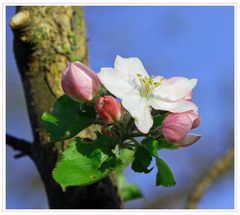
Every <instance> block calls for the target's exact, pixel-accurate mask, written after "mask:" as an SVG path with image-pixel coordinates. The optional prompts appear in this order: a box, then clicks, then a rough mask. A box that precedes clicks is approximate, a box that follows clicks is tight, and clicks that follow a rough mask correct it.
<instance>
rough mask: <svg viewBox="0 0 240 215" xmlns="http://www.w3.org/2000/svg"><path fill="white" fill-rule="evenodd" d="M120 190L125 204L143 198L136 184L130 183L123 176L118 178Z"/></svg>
mask: <svg viewBox="0 0 240 215" xmlns="http://www.w3.org/2000/svg"><path fill="white" fill-rule="evenodd" d="M118 188H119V191H120V194H121V197H122V199H123V201H124V202H127V201H130V200H134V199H139V198H142V197H143V194H142V193H141V191H140V189H139V187H138V186H137V185H135V184H130V183H128V182H127V180H126V177H125V176H124V175H123V174H120V175H119V176H118Z"/></svg>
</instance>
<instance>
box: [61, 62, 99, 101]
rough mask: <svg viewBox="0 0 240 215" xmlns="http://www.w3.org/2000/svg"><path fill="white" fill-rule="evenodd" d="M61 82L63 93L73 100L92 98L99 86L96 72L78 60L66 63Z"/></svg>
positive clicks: (88, 99)
mask: <svg viewBox="0 0 240 215" xmlns="http://www.w3.org/2000/svg"><path fill="white" fill-rule="evenodd" d="M61 84H62V88H63V91H64V93H65V94H66V95H67V96H69V97H70V98H72V99H73V100H75V101H90V100H92V99H93V98H94V97H95V95H96V94H97V93H98V92H99V90H100V87H101V83H100V80H99V79H98V76H97V74H96V73H95V72H93V71H92V70H91V69H90V68H88V67H87V66H85V65H83V64H82V63H80V62H78V61H77V62H74V63H69V64H68V66H67V68H66V69H65V70H64V72H63V74H62V81H61Z"/></svg>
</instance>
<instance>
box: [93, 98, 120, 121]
mask: <svg viewBox="0 0 240 215" xmlns="http://www.w3.org/2000/svg"><path fill="white" fill-rule="evenodd" d="M121 109H122V107H121V104H120V103H119V102H118V101H117V100H116V99H115V98H113V97H112V96H103V97H100V98H98V99H97V100H96V111H97V113H98V114H99V115H100V116H101V118H102V119H103V120H104V121H105V122H106V123H107V124H112V123H114V122H117V121H119V120H120V118H121Z"/></svg>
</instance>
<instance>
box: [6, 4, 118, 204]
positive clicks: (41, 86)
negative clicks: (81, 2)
mask: <svg viewBox="0 0 240 215" xmlns="http://www.w3.org/2000/svg"><path fill="white" fill-rule="evenodd" d="M10 26H11V28H12V29H13V31H14V50H15V57H16V62H17V65H18V69H19V72H20V75H21V79H22V83H23V86H24V92H25V98H26V101H27V108H28V112H29V116H30V122H31V127H32V132H33V136H34V144H33V145H32V151H33V160H34V162H35V164H36V166H37V168H38V170H39V173H40V175H41V178H42V180H43V183H44V185H45V188H46V192H47V196H48V200H49V206H50V208H120V207H121V200H120V198H119V196H118V192H117V187H116V186H115V185H113V183H112V181H111V180H110V179H109V178H105V179H103V180H101V181H99V182H97V183H95V184H93V185H90V186H86V187H70V188H69V189H67V191H66V192H63V191H62V190H61V188H60V186H59V185H58V184H56V182H55V181H54V180H53V178H52V175H51V172H52V169H53V168H54V166H55V164H56V161H57V159H58V157H59V152H58V150H57V147H55V146H53V145H50V144H48V143H49V139H48V135H47V133H46V131H45V130H44V128H43V127H42V124H41V115H42V113H43V112H44V111H49V110H51V108H52V106H53V104H54V102H55V101H56V99H57V97H59V96H60V95H62V94H63V92H62V89H61V86H60V78H61V73H62V71H63V69H64V68H65V67H66V65H67V62H68V61H76V60H79V61H81V62H82V63H84V64H87V63H88V59H87V56H88V54H87V41H86V28H85V22H84V14H83V8H82V7H71V6H68V7H64V6H21V7H18V8H17V13H16V15H15V16H14V17H13V18H12V20H11V23H10Z"/></svg>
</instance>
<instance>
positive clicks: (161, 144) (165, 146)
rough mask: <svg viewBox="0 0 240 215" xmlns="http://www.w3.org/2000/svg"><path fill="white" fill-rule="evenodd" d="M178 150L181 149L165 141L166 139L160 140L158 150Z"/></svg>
mask: <svg viewBox="0 0 240 215" xmlns="http://www.w3.org/2000/svg"><path fill="white" fill-rule="evenodd" d="M178 148H179V147H178V146H176V145H174V144H170V143H168V142H167V140H165V139H164V138H161V139H159V140H158V149H178Z"/></svg>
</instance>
